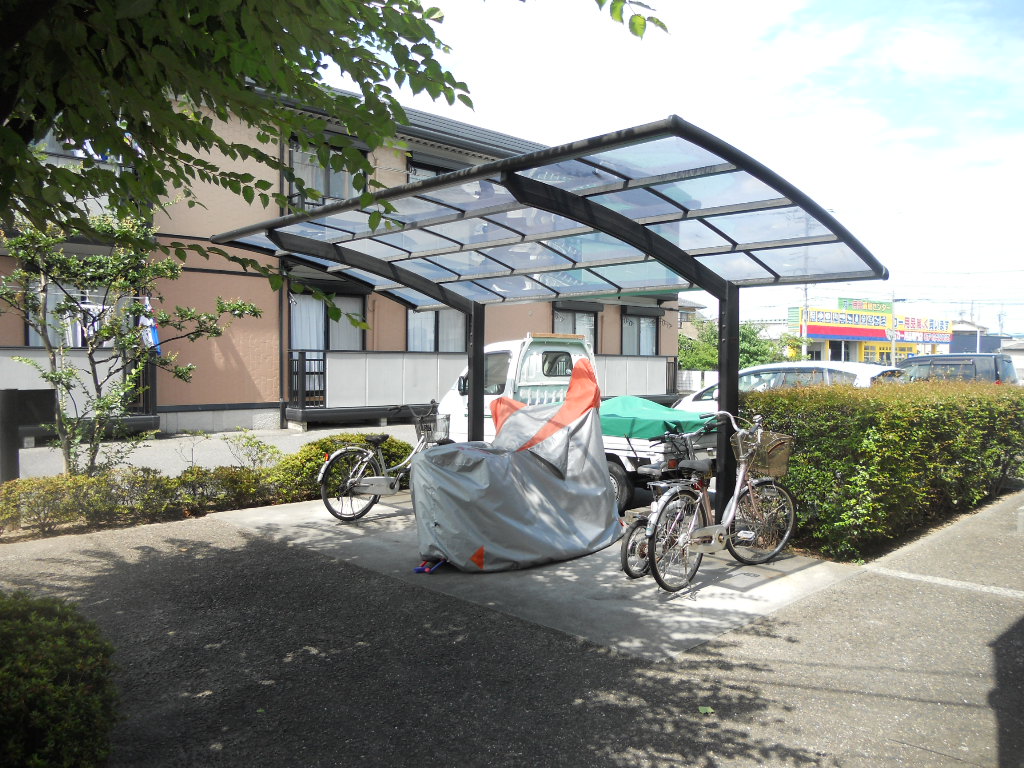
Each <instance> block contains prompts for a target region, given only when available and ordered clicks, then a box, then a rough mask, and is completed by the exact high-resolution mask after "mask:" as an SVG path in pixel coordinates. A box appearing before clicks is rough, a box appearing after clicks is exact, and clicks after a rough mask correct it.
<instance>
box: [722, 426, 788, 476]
mask: <svg viewBox="0 0 1024 768" xmlns="http://www.w3.org/2000/svg"><path fill="white" fill-rule="evenodd" d="M760 437H761V439H760V441H759V442H756V443H755V442H754V435H753V434H746V435H742V436H741V435H740V434H739V433H737V434H735V435H733V436H732V438H731V439H732V450H733V453H734V454H735V456H736V458H737V459H742V458H743V456H746V455H750V453H751V452H753V456H752V457H751V460H750V470H751V471H752V472H754V473H755V474H759V475H767V476H768V477H782V476H783V475H785V474H786V472H787V471H788V470H789V457H790V455H791V454H792V453H793V438H792V437H791V436H790V435H784V434H782V433H781V432H769V431H768V430H762V431H761V436H760Z"/></svg>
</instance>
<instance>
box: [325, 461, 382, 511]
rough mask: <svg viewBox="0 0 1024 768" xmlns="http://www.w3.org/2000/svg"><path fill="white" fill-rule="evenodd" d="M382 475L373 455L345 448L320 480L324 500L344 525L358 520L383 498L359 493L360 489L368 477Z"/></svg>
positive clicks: (329, 509)
mask: <svg viewBox="0 0 1024 768" xmlns="http://www.w3.org/2000/svg"><path fill="white" fill-rule="evenodd" d="M380 474H381V469H380V467H379V466H378V465H377V459H376V458H375V457H374V455H373V453H372V452H370V451H367V450H365V449H364V448H357V447H355V446H351V447H349V448H345V449H343V450H342V451H341V452H340V453H339V454H338V455H337V456H335V457H334V458H333V459H331V462H330V464H328V465H327V469H326V470H325V471H324V476H323V479H322V480H321V481H320V497H321V498H322V499H323V500H324V504H325V505H326V506H327V510H328V511H329V512H330V513H331V514H332V515H334V516H335V517H336V518H338V519H339V520H341V521H342V522H345V523H348V522H351V521H353V520H358V519H359V518H360V517H362V516H363V515H365V514H366V513H367V512H369V511H370V507H372V506H373V505H374V504H376V503H377V502H378V501H379V500H380V496H374V495H368V494H365V493H359V492H358V491H357V490H356V487H357V485H358V483H359V481H360V480H362V479H363V478H364V477H373V476H379V475H380Z"/></svg>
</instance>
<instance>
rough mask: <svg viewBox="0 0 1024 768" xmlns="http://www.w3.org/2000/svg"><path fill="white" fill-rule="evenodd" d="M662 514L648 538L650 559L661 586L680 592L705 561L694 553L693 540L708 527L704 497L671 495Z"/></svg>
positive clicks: (689, 493)
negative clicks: (694, 535)
mask: <svg viewBox="0 0 1024 768" xmlns="http://www.w3.org/2000/svg"><path fill="white" fill-rule="evenodd" d="M660 510H661V511H660V513H659V514H658V522H657V523H656V524H655V526H654V531H653V532H652V533H651V535H650V536H649V537H648V538H647V559H648V561H649V563H650V566H651V575H652V576H654V580H655V581H656V582H658V586H660V587H661V588H662V589H664V590H666V591H668V592H678V591H679V590H680V589H682V588H683V587H685V586H686V585H688V584H689V583H690V580H691V579H693V577H694V576H695V575H696V573H697V569H698V568H700V561H701V560H702V559H703V558H704V555H703V554H702V553H700V552H692V551H690V537H691V536H692V535H693V532H694V531H696V530H697V529H698V528H703V527H704V526H705V525H707V524H708V523H707V519H706V517H705V515H704V507H703V505H702V504H701V503H700V497H699V496H698V495H697V494H695V493H693V492H692V491H681V490H671V491H669V492H668V494H667V498H665V499H664V500H663V501H662V502H661V505H660Z"/></svg>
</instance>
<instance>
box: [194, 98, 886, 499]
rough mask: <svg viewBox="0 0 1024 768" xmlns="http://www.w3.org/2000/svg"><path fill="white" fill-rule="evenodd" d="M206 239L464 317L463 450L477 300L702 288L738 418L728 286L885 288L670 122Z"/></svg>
mask: <svg viewBox="0 0 1024 768" xmlns="http://www.w3.org/2000/svg"><path fill="white" fill-rule="evenodd" d="M384 203H386V204H387V208H389V209H390V210H386V211H385V212H384V216H383V223H382V224H381V225H379V226H377V227H376V229H374V228H372V227H371V217H374V218H376V217H375V216H374V214H375V212H380V211H381V210H382V208H381V206H382V204H384ZM211 241H212V242H213V243H216V244H223V245H231V246H236V247H240V248H246V249H250V250H257V251H260V252H263V253H267V254H273V255H277V256H288V257H290V258H293V259H299V260H300V261H305V262H306V263H308V264H310V265H312V266H315V267H318V268H320V269H324V270H326V271H327V272H331V273H340V274H339V276H344V278H345V279H347V280H352V281H354V282H356V283H359V284H362V285H364V286H366V287H367V288H368V289H370V290H373V291H377V292H380V293H382V294H383V295H385V296H387V297H388V298H390V299H392V300H394V301H397V302H399V303H401V304H403V305H405V306H407V307H409V308H410V309H413V310H421V311H425V310H437V309H446V308H454V309H457V310H459V311H461V312H463V313H464V314H465V315H466V318H467V329H468V335H469V344H468V359H469V363H468V368H469V438H470V440H481V439H483V420H484V406H483V403H484V397H483V379H484V369H483V364H484V355H483V347H484V309H485V307H486V306H487V305H489V304H499V303H503V302H539V301H559V300H562V301H566V300H568V301H573V300H581V299H588V298H590V299H596V298H611V297H617V296H625V295H631V296H636V295H642V294H651V293H662V294H663V293H666V292H671V293H676V292H682V291H688V290H704V291H707V292H708V293H710V294H711V295H712V296H714V297H715V298H716V299H717V300H718V302H719V313H718V314H719V326H718V327H719V358H718V360H719V369H718V370H719V381H720V385H719V408H721V409H722V410H726V411H730V412H732V413H735V412H736V409H737V405H738V399H739V391H738V386H737V377H738V371H739V327H740V322H739V292H740V288H746V287H753V286H769V285H798V284H807V283H819V282H837V281H844V282H845V281H853V280H878V279H881V280H884V279H886V278H887V277H888V271H887V270H886V268H885V267H884V266H882V264H880V263H879V262H878V261H877V259H875V258H874V256H872V254H871V253H870V252H869V251H868V250H867V249H866V248H865V247H864V246H863V245H862V244H861V243H860V242H859V241H858V240H857V239H856V238H855V237H854V236H853V235H852V234H851V233H850V232H849V231H848V230H847V229H846V228H845V227H844V226H843V225H842V224H840V223H839V222H838V221H836V219H835V218H834V217H833V216H832V215H831V214H830V213H829V212H828V211H826V210H825V209H824V208H822V207H821V206H820V205H818V204H817V203H815V202H814V201H813V200H811V199H810V198H809V197H807V196H806V195H805V194H803V193H802V192H800V191H799V190H798V189H797V188H796V187H794V186H793V185H792V184H790V183H789V182H787V181H786V180H785V179H783V178H782V177H780V176H779V175H778V174H776V173H774V172H773V171H771V170H770V169H768V168H767V167H765V166H764V165H762V164H761V163H759V162H757V161H756V160H754V159H753V158H752V157H750V156H748V155H746V154H745V153H743V152H741V151H740V150H738V149H736V148H735V147H732V146H731V145H729V144H727V143H725V142H723V141H722V140H720V139H718V138H716V137H715V136H713V135H711V134H709V133H707V132H706V131H703V130H701V129H700V128H698V127H696V126H694V125H692V124H691V123H688V122H686V121H685V120H683V119H681V118H679V117H677V116H671V117H668V118H667V119H665V120H662V121H658V122H655V123H650V124H647V125H642V126H637V127H634V128H629V129H626V130H622V131H617V132H615V133H609V134H605V135H603V136H597V137H594V138H591V139H586V140H584V141H578V142H574V143H571V144H565V145H562V146H559V147H552V148H549V149H544V150H540V151H536V152H530V153H527V154H523V155H519V156H517V157H512V158H507V159H503V160H497V161H493V162H489V163H485V164H482V165H478V166H475V167H472V168H466V169H463V170H459V171H454V172H452V173H447V174H444V175H440V176H436V177H433V178H430V179H425V180H423V181H418V182H414V183H411V184H405V185H402V186H398V187H393V188H390V189H385V190H381V191H378V192H376V193H374V194H373V203H372V204H371V205H369V206H363V205H362V204H361V202H360V200H359V199H358V198H353V199H350V200H346V201H343V202H339V203H333V204H329V205H324V206H322V207H320V208H316V209H314V210H310V211H305V212H301V213H295V214H291V215H288V216H282V217H279V218H275V219H271V220H267V221H263V222H259V223H257V224H252V225H250V226H247V227H243V228H240V229H235V230H232V231H230V232H224V233H221V234H218V235H214V236H213V237H212V238H211ZM728 437H729V435H728V430H727V429H721V430H719V436H718V452H717V455H718V457H719V459H718V483H719V484H718V488H719V489H720V490H722V491H723V493H719V494H718V500H719V504H720V505H721V504H722V503H724V501H725V499H727V498H728V496H729V494H730V493H731V490H732V489H731V486H732V478H733V474H734V468H735V460H734V459H733V456H732V451H731V450H730V449H729V442H728ZM718 511H719V513H721V509H719V510H718Z"/></svg>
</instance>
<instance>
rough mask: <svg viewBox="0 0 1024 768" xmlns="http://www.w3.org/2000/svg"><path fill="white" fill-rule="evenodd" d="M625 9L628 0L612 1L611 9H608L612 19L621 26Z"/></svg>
mask: <svg viewBox="0 0 1024 768" xmlns="http://www.w3.org/2000/svg"><path fill="white" fill-rule="evenodd" d="M625 7H626V0H612V4H611V7H610V8H609V9H608V13H610V14H611V17H612V19H613V20H614V21H617V22H619V23H620V24H621V23H622V21H623V18H622V14H623V11H624V9H625Z"/></svg>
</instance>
